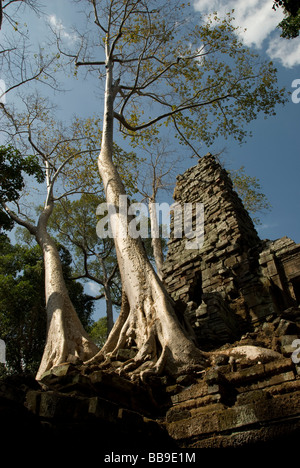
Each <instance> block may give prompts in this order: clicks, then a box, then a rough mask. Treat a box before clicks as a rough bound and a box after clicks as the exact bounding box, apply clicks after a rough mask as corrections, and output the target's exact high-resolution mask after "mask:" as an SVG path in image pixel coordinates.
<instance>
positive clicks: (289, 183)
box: [40, 0, 300, 243]
mask: <svg viewBox="0 0 300 468" xmlns="http://www.w3.org/2000/svg"><path fill="white" fill-rule="evenodd" d="M66 3H68V2H66ZM194 5H195V9H196V10H197V11H199V12H201V13H203V14H209V13H213V12H214V11H216V12H217V13H218V15H219V16H221V17H222V16H224V15H225V14H226V13H227V12H229V11H232V10H234V13H233V16H234V18H235V24H236V25H237V26H239V37H240V38H241V40H242V41H243V42H244V44H245V45H247V46H248V47H250V48H251V49H252V50H254V51H255V52H257V53H259V54H260V55H261V57H262V58H265V59H268V60H272V61H273V63H274V64H275V66H276V68H277V70H278V83H279V86H280V87H285V88H286V89H287V90H288V91H289V92H290V93H291V96H290V99H289V102H288V103H287V104H286V105H285V106H284V107H282V106H281V107H278V108H277V115H276V116H275V117H268V119H266V120H265V119H264V117H258V118H257V120H256V121H254V122H252V123H251V124H250V125H249V128H250V129H251V131H252V134H253V136H252V137H251V138H249V139H248V140H247V141H246V143H245V144H243V145H242V146H240V145H239V144H238V143H236V142H235V141H233V140H231V139H230V138H229V139H227V140H226V141H222V140H220V139H219V140H217V141H216V142H215V143H214V145H213V146H212V147H208V148H203V154H206V152H208V151H210V152H211V153H218V152H219V151H220V150H223V149H224V150H225V151H224V153H223V161H224V163H225V164H226V165H227V167H228V168H229V169H237V168H239V167H241V166H244V167H245V170H246V173H247V174H249V175H250V176H253V177H257V178H258V179H259V181H260V184H261V189H262V192H263V193H265V195H266V196H267V198H268V201H269V203H270V204H271V206H272V210H271V211H270V212H267V213H262V214H260V219H261V223H262V224H261V225H260V226H257V230H258V233H259V236H260V237H261V238H263V239H272V240H273V239H277V238H280V237H283V236H288V237H290V238H292V239H293V240H294V241H295V242H296V243H299V242H300V216H299V208H300V183H299V173H300V142H299V132H300V102H298V103H297V102H296V101H297V100H298V101H299V98H300V38H296V39H290V40H287V39H284V38H281V37H280V29H278V28H277V25H278V23H279V22H280V21H281V19H282V18H283V12H282V10H281V9H279V10H277V11H274V10H273V9H272V5H273V1H272V0H264V1H262V0H247V2H246V1H245V0H230V1H224V0H196V1H195V2H194ZM47 10H48V17H49V22H50V24H51V26H52V27H53V28H55V29H59V31H60V33H61V35H62V36H64V37H65V39H66V40H70V41H73V40H74V34H73V32H72V29H71V24H72V21H71V17H70V12H69V11H67V10H66V7H65V2H62V1H60V0H53V1H52V2H51V3H50V2H49V4H48V6H47ZM40 27H41V28H42V27H43V26H42V24H41V25H40ZM293 85H294V87H293ZM74 86H75V87H76V100H75V101H74V94H73V93H70V95H69V98H68V96H66V97H65V99H66V102H67V103H68V105H67V106H65V109H66V108H67V109H68V111H69V112H73V111H74V112H75V113H82V115H83V116H84V115H86V116H88V114H89V112H90V110H91V109H92V110H93V111H94V110H95V100H94V95H93V94H92V93H87V92H86V89H88V86H86V87H85V89H83V88H81V86H79V87H78V85H77V84H75V85H74ZM298 89H299V92H298V91H297V90H298ZM297 93H298V94H297ZM293 97H294V101H295V102H293V99H292V98H293ZM193 164H194V161H193V160H191V159H189V158H188V159H187V161H186V162H185V164H184V165H183V169H187V168H188V167H190V166H191V165H193Z"/></svg>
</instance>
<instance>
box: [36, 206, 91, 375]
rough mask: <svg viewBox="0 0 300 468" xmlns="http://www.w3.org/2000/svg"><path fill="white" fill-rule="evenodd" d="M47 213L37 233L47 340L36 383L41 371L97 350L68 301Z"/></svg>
mask: <svg viewBox="0 0 300 468" xmlns="http://www.w3.org/2000/svg"><path fill="white" fill-rule="evenodd" d="M50 211H51V207H47V209H46V210H44V213H43V214H42V215H41V217H40V220H39V224H38V227H37V232H36V239H37V241H38V243H39V245H40V247H41V248H42V251H43V257H44V267H45V297H46V310H47V339H46V344H45V349H44V353H43V357H42V361H41V364H40V367H39V370H38V373H37V375H36V379H37V380H40V378H41V377H42V375H43V373H44V372H46V371H48V370H49V369H51V368H52V367H54V366H56V365H58V364H61V363H62V362H66V361H68V360H71V359H72V358H73V359H74V357H75V358H76V357H77V358H79V359H80V360H81V361H86V360H87V359H89V358H91V357H92V356H94V355H95V354H96V353H97V351H98V348H97V346H96V345H95V344H94V343H93V342H92V341H91V340H90V338H89V337H88V334H87V333H86V331H85V330H84V328H83V326H82V324H81V322H80V320H79V318H78V316H77V314H76V311H75V309H74V306H73V304H72V302H71V300H70V298H69V294H68V291H67V288H66V285H65V280H64V277H63V272H62V266H61V261H60V257H59V253H58V250H57V248H56V245H55V243H54V241H53V240H52V238H51V237H50V236H49V234H48V233H47V227H46V226H47V219H48V217H49V212H50Z"/></svg>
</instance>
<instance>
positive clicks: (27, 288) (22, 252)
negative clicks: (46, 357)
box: [0, 237, 93, 373]
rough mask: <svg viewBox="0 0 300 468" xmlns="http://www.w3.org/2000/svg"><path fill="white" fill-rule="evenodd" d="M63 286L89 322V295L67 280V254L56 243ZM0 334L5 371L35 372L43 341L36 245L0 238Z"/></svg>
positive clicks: (40, 275) (41, 286)
mask: <svg viewBox="0 0 300 468" xmlns="http://www.w3.org/2000/svg"><path fill="white" fill-rule="evenodd" d="M58 250H59V254H60V258H61V262H62V269H63V273H64V277H65V280H66V284H67V288H68V291H69V294H70V297H71V298H72V302H73V303H74V306H75V307H76V311H77V313H78V316H79V318H80V320H81V322H82V323H83V324H84V326H85V328H87V329H89V328H90V327H91V325H92V323H91V314H92V312H93V306H92V302H91V300H90V299H91V298H90V297H89V296H87V295H86V294H84V292H83V286H82V285H81V284H80V283H75V282H74V281H72V280H71V276H72V272H71V268H70V261H71V259H70V255H69V253H68V252H67V251H66V249H65V248H63V247H62V246H58ZM0 253H1V255H0V336H1V338H3V339H4V340H5V342H6V345H7V346H6V366H7V368H8V370H9V372H18V373H22V372H31V373H36V372H37V370H38V368H39V365H40V361H41V358H42V355H43V350H44V346H45V341H46V303H45V294H44V289H45V281H44V267H43V255H42V251H41V250H40V248H39V247H38V246H35V247H28V246H26V245H20V244H16V245H12V244H11V242H10V241H9V239H8V238H4V237H2V238H1V239H0Z"/></svg>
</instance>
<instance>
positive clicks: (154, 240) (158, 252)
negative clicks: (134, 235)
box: [148, 200, 164, 280]
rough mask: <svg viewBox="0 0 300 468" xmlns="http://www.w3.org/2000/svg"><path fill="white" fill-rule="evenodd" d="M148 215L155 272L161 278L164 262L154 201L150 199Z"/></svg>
mask: <svg viewBox="0 0 300 468" xmlns="http://www.w3.org/2000/svg"><path fill="white" fill-rule="evenodd" d="M148 206H149V215H150V223H151V244H152V248H153V256H154V260H155V265H156V272H157V275H158V277H159V279H161V280H162V268H163V264H164V256H163V251H162V246H161V239H160V237H159V227H158V221H157V213H156V208H155V203H153V202H152V201H151V200H150V201H149V205H148Z"/></svg>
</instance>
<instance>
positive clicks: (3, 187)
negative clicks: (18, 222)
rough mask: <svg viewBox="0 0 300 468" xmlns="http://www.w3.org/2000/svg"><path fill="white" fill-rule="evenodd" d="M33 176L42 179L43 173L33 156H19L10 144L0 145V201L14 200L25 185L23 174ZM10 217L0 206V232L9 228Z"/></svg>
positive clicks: (10, 223) (39, 180)
mask: <svg viewBox="0 0 300 468" xmlns="http://www.w3.org/2000/svg"><path fill="white" fill-rule="evenodd" d="M26 174H27V175H31V176H34V177H35V179H36V180H37V182H40V183H41V182H42V181H43V180H44V173H43V171H42V170H41V167H40V165H39V163H38V159H37V158H36V157H35V156H32V155H30V156H27V157H25V158H21V155H20V153H19V151H18V150H16V149H14V148H13V147H12V146H11V145H9V146H7V147H5V146H0V202H3V203H7V202H13V201H14V202H15V201H17V200H18V199H19V198H20V194H21V191H22V190H23V189H24V187H25V182H24V175H26ZM12 228H13V221H12V219H11V218H10V217H9V216H8V215H7V214H6V212H5V211H4V210H3V209H2V208H0V232H1V230H11V229H12Z"/></svg>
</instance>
